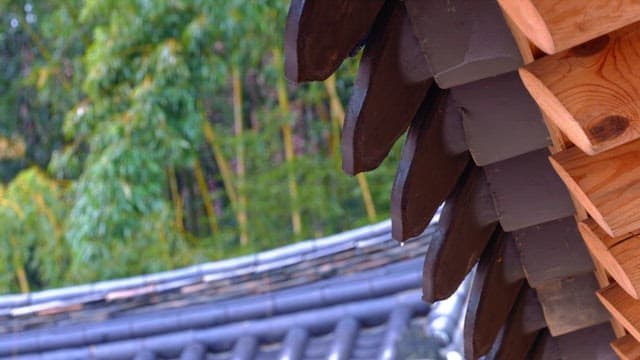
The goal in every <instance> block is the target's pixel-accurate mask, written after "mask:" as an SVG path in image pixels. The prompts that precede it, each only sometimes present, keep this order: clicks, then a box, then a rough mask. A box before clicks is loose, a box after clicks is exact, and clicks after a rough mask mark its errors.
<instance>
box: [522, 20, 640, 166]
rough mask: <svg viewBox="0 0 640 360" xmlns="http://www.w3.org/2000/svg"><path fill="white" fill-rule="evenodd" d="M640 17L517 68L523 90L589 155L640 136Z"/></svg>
mask: <svg viewBox="0 0 640 360" xmlns="http://www.w3.org/2000/svg"><path fill="white" fill-rule="evenodd" d="M639 47H640V23H637V24H633V25H630V26H628V27H625V28H623V29H620V30H618V31H616V32H614V33H611V34H608V35H603V36H602V37H599V38H597V39H594V40H591V41H590V42H588V43H586V44H583V45H580V46H578V47H575V48H572V49H570V50H566V51H564V52H561V53H558V54H555V55H551V56H547V57H544V58H541V59H539V60H537V61H535V62H533V63H531V64H528V65H526V66H525V67H523V68H521V69H520V76H521V77H522V80H523V82H524V85H525V86H526V88H527V90H529V93H530V94H531V96H532V97H533V98H534V99H535V101H536V102H537V103H538V105H540V108H541V109H542V111H543V112H544V113H546V114H547V115H548V116H549V119H550V120H551V121H553V122H554V123H555V124H556V125H557V126H558V127H559V128H560V130H562V131H563V132H564V133H565V135H567V137H568V138H569V139H570V140H571V141H572V142H573V143H574V144H575V145H576V146H578V147H579V148H580V149H582V151H584V152H586V153H587V154H590V155H593V154H597V153H600V152H602V151H605V150H608V149H611V148H614V147H616V146H619V145H622V144H624V143H627V142H630V141H633V140H635V139H638V138H639V137H640V103H638V101H637V99H638V98H640V81H639V80H637V79H638V78H640V70H638V68H637V66H635V64H637V63H638V62H640V52H638V51H636V50H637V49H638V48H639Z"/></svg>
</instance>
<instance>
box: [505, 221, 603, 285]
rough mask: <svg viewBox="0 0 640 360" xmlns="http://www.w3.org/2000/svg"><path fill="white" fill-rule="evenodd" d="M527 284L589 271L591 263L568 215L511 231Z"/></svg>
mask: <svg viewBox="0 0 640 360" xmlns="http://www.w3.org/2000/svg"><path fill="white" fill-rule="evenodd" d="M513 237H514V239H515V241H516V245H517V246H518V250H519V251H520V262H522V267H523V268H524V272H525V275H526V277H527V281H528V283H529V285H531V286H532V287H534V288H535V287H538V286H543V285H544V284H545V283H548V282H549V281H556V280H561V279H563V278H566V277H569V276H573V275H579V274H584V273H586V272H589V271H593V262H592V261H591V257H590V255H589V252H588V251H587V248H586V247H585V245H584V243H583V242H582V239H581V237H580V233H579V232H578V229H577V227H576V221H575V219H574V218H573V217H572V216H569V217H566V218H563V219H560V220H554V221H550V222H546V223H543V224H540V225H534V226H531V227H528V228H524V229H521V230H517V231H514V232H513Z"/></svg>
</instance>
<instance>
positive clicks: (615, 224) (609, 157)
mask: <svg viewBox="0 0 640 360" xmlns="http://www.w3.org/2000/svg"><path fill="white" fill-rule="evenodd" d="M639 157H640V140H638V141H634V142H632V143H629V144H626V145H622V146H619V147H617V148H615V149H613V150H610V151H606V152H604V153H600V154H598V155H594V156H588V155H586V154H585V153H583V152H582V151H580V149H578V148H576V147H573V148H569V149H567V150H564V151H561V152H559V153H556V154H554V155H553V156H551V158H550V159H551V164H552V165H553V168H554V169H555V170H556V172H557V173H558V174H559V175H560V178H562V181H564V183H565V184H566V185H567V187H568V188H569V191H571V193H572V194H573V195H574V197H575V198H576V199H577V201H578V202H580V204H581V205H582V206H584V208H585V209H586V210H587V212H588V213H589V215H591V217H592V218H593V220H595V222H597V223H598V225H600V226H601V227H602V229H603V230H604V231H605V232H606V233H607V234H609V235H610V236H612V237H617V236H621V235H624V234H625V233H628V232H631V231H634V230H637V229H640V211H638V209H640V168H638V166H637V163H638V158H639Z"/></svg>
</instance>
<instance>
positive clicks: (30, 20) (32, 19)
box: [27, 14, 36, 24]
mask: <svg viewBox="0 0 640 360" xmlns="http://www.w3.org/2000/svg"><path fill="white" fill-rule="evenodd" d="M27 22H28V23H29V24H33V23H34V22H36V16H35V15H33V14H27Z"/></svg>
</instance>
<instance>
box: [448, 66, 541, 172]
mask: <svg viewBox="0 0 640 360" xmlns="http://www.w3.org/2000/svg"><path fill="white" fill-rule="evenodd" d="M451 94H452V96H453V98H454V99H455V100H456V104H457V105H458V106H459V107H460V112H461V113H462V119H463V126H464V132H465V138H466V141H467V144H468V145H469V151H470V152H471V156H472V157H473V160H474V161H475V163H476V164H478V165H479V166H485V165H488V164H492V163H495V162H498V161H502V160H505V159H509V158H512V157H514V156H518V155H522V154H525V153H528V152H530V151H533V150H538V149H543V148H546V147H547V146H549V145H550V143H551V141H550V137H549V133H548V132H547V128H546V127H545V125H544V122H543V121H542V114H541V113H540V110H538V106H537V105H536V103H535V102H534V101H533V100H532V99H531V96H529V93H528V92H527V90H526V89H525V88H524V86H523V85H522V81H521V80H520V77H519V76H518V74H517V73H516V72H510V73H507V74H503V75H500V76H496V77H491V78H487V79H482V80H479V81H474V82H472V83H469V84H465V85H462V86H457V87H454V88H452V89H451Z"/></svg>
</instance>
